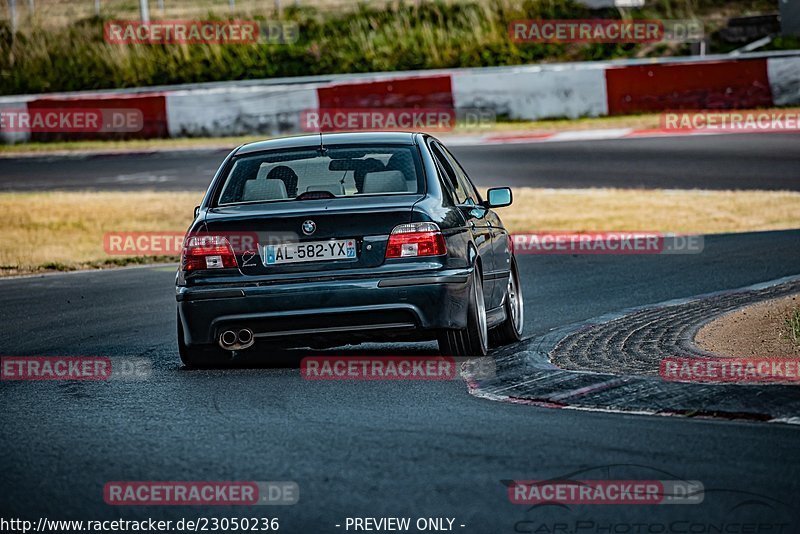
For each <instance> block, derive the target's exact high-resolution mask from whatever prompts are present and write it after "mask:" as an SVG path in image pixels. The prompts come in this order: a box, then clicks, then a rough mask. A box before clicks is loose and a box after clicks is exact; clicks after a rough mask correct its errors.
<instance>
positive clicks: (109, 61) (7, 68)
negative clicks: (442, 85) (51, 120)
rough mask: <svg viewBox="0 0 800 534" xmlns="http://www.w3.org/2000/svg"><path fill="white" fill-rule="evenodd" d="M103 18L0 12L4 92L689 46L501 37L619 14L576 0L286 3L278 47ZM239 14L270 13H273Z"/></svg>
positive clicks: (672, 4)
mask: <svg viewBox="0 0 800 534" xmlns="http://www.w3.org/2000/svg"><path fill="white" fill-rule="evenodd" d="M168 3H169V2H168ZM285 3H286V4H288V2H285ZM774 4H775V3H774V2H773V1H771V0H746V1H745V0H735V1H733V2H722V1H716V0H713V1H711V0H705V1H701V0H680V1H678V0H659V1H657V2H654V3H651V4H648V7H647V8H646V9H642V10H634V11H630V12H629V14H630V15H632V16H633V17H635V18H690V17H694V16H697V17H701V18H704V20H707V26H708V30H709V31H714V30H715V29H716V28H718V27H719V26H720V25H723V24H724V22H725V20H726V19H725V18H724V17H722V18H721V17H720V13H722V14H729V15H741V14H745V13H750V12H756V13H757V12H771V11H775V9H776V8H775V5H774ZM216 9H217V11H214V12H209V13H208V14H207V16H203V17H202V18H205V19H213V18H218V19H228V18H236V17H237V16H239V14H231V13H229V12H228V10H227V3H225V5H220V6H218V7H217V8H216ZM265 11H266V10H265ZM124 15H125V16H128V17H130V14H129V13H125V14H124ZM103 16H104V17H105V19H103V18H95V17H91V18H85V19H82V20H78V21H74V22H71V23H69V24H66V25H60V26H55V27H53V26H47V25H44V24H42V23H38V22H37V19H36V18H34V19H32V20H30V21H27V23H26V24H22V25H21V27H22V28H24V30H23V31H21V32H19V33H17V34H16V35H12V34H11V32H10V30H9V26H8V22H7V21H0V94H24V93H41V92H53V91H73V90H84V89H106V88H123V87H142V86H152V85H162V84H180V83H191V82H211V81H223V80H244V79H258V78H271V77H279V76H299V75H314V74H332V73H353V72H374V71H392V70H412V69H432V68H447V67H483V66H494V65H516V64H526V63H539V62H552V61H586V60H599V59H610V58H622V57H633V56H643V55H648V54H655V55H679V54H687V53H688V52H689V46H688V45H674V46H666V45H663V46H662V45H659V46H658V47H647V46H646V45H633V44H575V45H553V44H531V43H524V44H517V43H514V42H512V41H511V39H510V38H509V37H508V34H507V27H508V23H509V22H510V21H512V20H515V19H533V18H589V17H594V16H602V17H604V18H619V16H620V14H619V12H617V11H616V10H607V11H605V12H601V13H597V12H594V13H593V12H590V11H589V10H588V9H587V8H585V7H583V6H582V5H580V4H578V3H576V2H575V1H574V0H523V1H514V0H495V1H489V0H467V1H459V2H450V3H448V2H444V1H443V0H419V1H418V2H408V3H404V2H403V1H399V2H391V3H387V4H386V5H372V4H370V5H367V4H357V5H356V6H355V7H353V8H350V9H347V8H343V9H335V10H332V9H319V8H317V7H313V6H306V5H304V4H301V5H300V7H295V6H287V7H286V8H285V9H284V10H283V12H282V13H281V17H282V18H283V19H284V20H289V21H293V22H296V23H297V24H298V26H299V35H300V38H299V41H298V42H296V43H292V44H286V45H263V44H262V45H214V44H209V45H160V46H159V45H133V46H126V45H112V44H108V43H106V42H105V41H104V40H103V23H104V21H105V20H109V19H113V18H115V17H116V16H117V15H116V14H115V13H111V12H108V13H104V15H103ZM242 16H244V17H247V18H256V19H259V18H260V19H266V18H270V17H273V16H274V14H273V13H271V12H268V11H267V12H266V13H264V14H260V15H255V16H253V15H252V13H249V14H248V13H246V14H242ZM152 18H153V19H156V18H158V14H157V13H153V14H152ZM711 51H712V52H713V51H714V50H713V47H712V50H711Z"/></svg>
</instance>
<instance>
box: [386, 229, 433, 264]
mask: <svg viewBox="0 0 800 534" xmlns="http://www.w3.org/2000/svg"><path fill="white" fill-rule="evenodd" d="M446 253H447V246H446V245H445V242H444V236H443V235H442V232H441V230H439V227H438V226H437V225H436V223H431V222H420V223H409V224H401V225H399V226H395V227H394V229H393V230H392V234H391V235H390V236H389V244H388V245H387V246H386V257H387V258H414V257H418V256H440V255H442V254H446Z"/></svg>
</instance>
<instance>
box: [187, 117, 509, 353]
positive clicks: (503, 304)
mask: <svg viewBox="0 0 800 534" xmlns="http://www.w3.org/2000/svg"><path fill="white" fill-rule="evenodd" d="M511 201H512V195H511V190H510V189H509V188H505V187H501V188H494V189H490V190H489V191H488V193H487V198H486V199H483V198H482V197H481V195H480V194H479V193H478V191H477V190H476V189H475V187H474V185H473V184H472V182H471V181H470V179H469V177H468V176H467V174H466V173H465V172H464V170H463V168H462V167H461V165H459V163H458V162H457V161H456V159H455V158H454V157H453V155H452V154H451V153H450V152H449V151H448V150H447V148H445V147H444V146H443V145H442V143H441V142H440V141H438V140H437V139H435V138H433V137H431V136H429V135H426V134H422V133H401V132H369V133H341V134H323V135H306V136H301V137H291V138H283V139H275V140H270V141H263V142H257V143H251V144H247V145H243V146H240V147H238V148H236V149H235V150H234V151H233V152H231V153H230V154H229V155H228V157H227V158H226V159H225V161H224V162H223V163H222V165H221V166H220V168H219V170H218V171H217V173H216V175H215V176H214V179H213V180H212V182H211V185H210V186H209V188H208V191H207V193H206V195H205V197H204V199H203V202H202V204H201V205H200V206H199V207H198V208H197V209H196V210H195V211H196V216H195V220H194V222H193V223H192V225H191V227H190V228H189V231H188V232H187V236H186V239H185V241H184V248H183V253H182V257H181V265H180V268H179V271H178V274H177V281H176V298H177V302H178V347H179V352H180V356H181V359H182V360H183V362H184V364H186V365H188V366H204V365H213V364H215V363H222V362H224V361H226V360H227V359H230V357H231V355H232V354H233V353H235V352H242V351H248V350H254V347H258V345H259V343H263V342H269V343H270V344H272V345H275V344H277V345H280V346H287V347H314V348H320V347H329V346H336V345H342V344H347V343H359V342H362V341H379V342H380V341H402V340H408V341H423V340H434V339H435V340H438V343H439V347H440V350H441V352H442V353H443V354H446V355H454V356H483V355H486V354H487V351H488V348H489V340H490V338H491V339H492V340H493V342H494V343H496V344H506V343H510V342H513V341H516V340H519V339H520V336H521V334H522V325H523V304H522V294H521V287H520V283H519V274H518V272H517V265H516V261H515V259H514V253H513V246H512V242H511V238H510V236H509V234H508V232H507V231H506V229H505V228H504V226H503V224H502V222H501V221H500V218H499V217H498V216H497V214H496V213H495V212H494V209H495V208H500V207H503V206H508V205H509V204H511Z"/></svg>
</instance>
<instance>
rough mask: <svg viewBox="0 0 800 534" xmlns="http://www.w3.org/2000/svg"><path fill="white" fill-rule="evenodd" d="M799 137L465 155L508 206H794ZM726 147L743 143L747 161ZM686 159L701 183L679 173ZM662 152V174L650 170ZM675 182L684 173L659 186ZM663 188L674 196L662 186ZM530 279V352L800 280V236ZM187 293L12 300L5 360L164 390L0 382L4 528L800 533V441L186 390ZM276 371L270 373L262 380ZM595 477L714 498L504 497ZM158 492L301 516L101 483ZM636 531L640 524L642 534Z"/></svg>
mask: <svg viewBox="0 0 800 534" xmlns="http://www.w3.org/2000/svg"><path fill="white" fill-rule="evenodd" d="M734 137H736V139H733V138H734ZM748 138H749V140H748ZM798 139H800V138H799V137H798V136H777V135H776V136H773V135H769V136H766V135H762V136H754V137H751V136H718V137H715V138H711V137H709V138H702V139H691V140H685V139H670V140H665V139H658V140H630V141H621V142H612V141H603V142H596V143H592V144H587V143H564V144H558V145H555V144H553V145H514V146H508V147H481V148H476V149H472V150H473V152H474V155H472V156H467V154H468V153H469V152H470V149H467V148H465V147H458V148H457V149H456V150H455V152H456V153H457V155H458V156H460V157H462V158H464V160H465V164H466V166H467V167H468V170H472V171H473V174H476V173H480V174H481V175H485V176H489V175H491V176H498V177H500V178H502V179H503V180H506V182H507V181H508V180H511V181H512V184H513V185H517V186H519V185H523V183H524V178H525V177H526V176H537V175H539V176H544V175H545V174H546V173H543V172H542V169H543V168H549V169H552V173H551V174H548V175H546V176H547V177H546V178H542V180H543V181H537V180H536V179H535V178H531V183H530V184H526V185H540V186H554V182H555V183H559V180H558V178H559V177H561V178H563V183H560V184H559V186H564V187H566V186H569V187H580V186H585V185H588V184H587V183H586V181H587V180H588V179H589V176H590V174H594V175H595V176H597V177H600V178H595V180H596V181H597V183H595V184H593V185H622V184H621V183H620V182H619V180H622V181H623V182H625V181H626V180H632V179H633V177H634V176H640V177H641V181H640V182H639V183H638V184H636V185H641V186H643V187H651V186H654V185H655V184H656V183H658V185H659V186H670V187H691V186H696V187H708V188H720V187H734V186H737V187H752V188H767V189H768V188H784V189H792V190H800V175H798V169H800V165H798V163H800V154H798V151H797V150H796V147H797V146H798V145H797V141H798ZM624 143H628V145H627V148H625V145H624ZM731 143H734V144H736V143H740V145H738V150H739V151H738V152H734V151H733V149H732V148H730V144H731ZM770 143H773V144H770ZM748 144H749V146H747V145H748ZM703 146H705V150H707V151H708V152H707V153H705V152H703V148H702V147H703ZM789 146H792V148H793V150H789V149H788V148H787V147H789ZM493 151H495V152H493ZM570 151H573V152H576V153H582V152H585V153H586V154H587V155H588V154H591V155H592V157H596V158H598V159H599V160H603V161H606V166H605V167H600V168H594V169H591V165H590V164H589V163H588V162H587V161H585V160H584V159H582V158H580V157H575V156H574V155H573V157H572V158H570V157H569V155H570ZM642 151H644V152H642ZM695 151H696V156H697V161H696V162H694V163H693V164H692V165H689V164H688V163H686V161H687V160H685V159H678V156H677V155H676V154H683V156H682V157H687V156H686V155H687V154H690V153H695ZM487 152H488V153H489V154H487ZM734 153H737V154H739V156H738V159H737V157H736V156H734V155H733V154H734ZM501 154H512V155H515V156H514V158H516V159H514V160H512V159H511V158H512V156H506V155H501ZM606 154H612V155H613V154H616V156H615V157H613V156H612V155H608V156H606ZM657 154H661V156H660V158H661V161H660V163H659V162H658V161H655V162H651V161H649V159H648V158H650V157H655V156H654V155H657ZM587 157H588V156H587ZM220 158H221V154H220V153H213V154H205V155H203V156H201V155H200V154H196V153H195V154H193V155H191V156H187V155H186V153H183V154H179V155H166V154H159V155H154V156H148V157H131V158H128V157H114V158H89V159H73V158H68V159H60V160H50V161H47V160H38V159H37V160H25V161H23V160H21V159H20V160H0V175H2V179H1V180H2V186H0V187H2V188H3V189H24V187H22V186H24V185H25V182H24V180H29V181H30V183H32V184H38V185H36V187H35V188H36V189H43V188H54V187H62V186H64V188H69V187H67V183H69V184H72V185H73V186H74V187H81V188H85V187H87V186H92V187H95V188H99V189H109V188H111V189H115V188H121V189H136V188H150V187H154V186H155V187H159V188H160V187H162V186H164V187H168V188H172V189H183V188H192V189H198V188H202V187H204V186H205V184H206V183H207V182H208V180H209V172H211V170H212V169H213V168H214V167H215V166H216V164H217V162H218V161H219V159H220ZM489 158H499V159H492V160H489ZM544 161H547V163H546V164H545V163H544ZM154 162H155V163H158V162H162V163H163V165H161V166H160V167H159V166H158V165H155V166H154ZM667 163H669V164H670V165H671V168H672V169H673V170H674V173H668V172H667V171H665V170H663V169H659V165H666V164H667ZM526 165H527V166H526ZM570 165H571V167H570ZM495 166H496V168H497V171H496V172H492V173H490V172H489V170H490V169H491V168H494V167H495ZM716 166H725V167H720V168H716ZM148 167H153V169H155V170H151V171H148V170H147V169H148ZM82 168H83V169H84V170H85V173H84V174H85V176H84V178H82V179H81V178H80V177H77V175H78V174H79V173H81V169H82ZM166 169H172V171H170V172H171V174H170V173H168V172H167V170H166ZM614 169H616V170H617V171H619V174H617V175H614V173H613V172H612V170H614ZM725 169H728V170H729V173H727V174H726V173H725V172H724V170H725ZM756 169H758V171H759V172H756ZM148 172H152V173H153V174H154V175H164V176H167V175H169V176H171V177H172V178H170V179H168V180H166V181H163V182H160V184H159V185H155V183H154V182H144V183H141V184H140V183H134V182H126V181H124V180H120V181H117V182H113V181H112V182H109V181H106V178H108V177H113V176H116V175H118V174H125V173H131V174H136V173H139V174H141V175H143V174H146V173H148ZM570 172H572V174H571V175H569V176H568V173H570ZM528 173H529V174H528ZM759 173H760V174H759ZM34 177H35V178H34ZM76 177H77V178H76ZM661 178H664V179H665V180H667V181H666V183H661V182H657V181H658V180H659V179H661ZM37 180H38V181H37ZM81 180H83V181H81ZM670 180H671V181H670ZM687 180H690V181H694V182H696V184H694V185H691V184H689V183H687V182H686V181H687ZM478 181H479V183H480V185H484V186H485V185H490V184H489V183H487V182H484V181H480V180H478ZM600 181H602V183H601V182H600ZM520 182H523V183H520ZM148 183H149V184H150V185H146V184H148ZM737 184H738V185H737ZM628 185H634V184H632V183H630V184H628ZM519 264H520V270H521V274H522V277H523V289H524V295H525V304H526V332H525V333H526V336H537V335H541V334H544V333H546V332H547V331H549V330H551V329H553V328H556V327H559V326H561V325H565V324H569V323H574V322H578V321H584V320H587V319H590V318H592V317H597V316H599V315H602V314H605V313H610V312H614V311H617V310H621V309H625V308H629V307H633V306H639V305H644V304H648V303H656V302H662V301H665V300H668V299H676V298H683V297H689V296H692V295H697V294H702V293H709V292H713V291H721V290H725V289H734V288H739V287H743V286H748V285H751V284H755V283H758V282H764V281H768V280H773V279H777V278H781V277H784V276H789V275H796V274H798V266H800V230H797V231H782V232H767V233H752V234H739V235H719V236H709V237H706V240H705V249H704V251H703V253H702V254H696V255H654V256H531V255H528V256H519ZM174 274H175V266H174V265H161V266H155V267H138V268H128V269H118V270H110V271H102V272H97V271H95V272H79V273H67V274H57V275H46V276H36V277H27V278H17V279H5V280H0V321H1V322H2V324H4V325H6V326H5V327H4V328H3V329H2V330H0V355H18V356H23V355H24V356H33V355H65V356H78V355H94V356H112V357H143V358H147V359H149V360H150V361H151V362H152V376H151V377H150V378H149V379H147V380H144V381H113V380H112V381H103V382H58V381H54V382H44V381H42V382H37V381H27V382H10V381H2V382H0V398H2V406H3V409H2V411H0V428H1V429H2V430H1V431H0V451H2V454H0V473H2V476H0V492H1V493H2V494H3V496H4V498H3V500H2V504H1V505H0V507H1V508H2V509H0V516H2V517H4V518H8V517H21V518H27V519H33V520H35V519H37V518H39V517H47V518H49V519H82V520H89V519H92V520H95V519H116V518H123V519H142V518H147V517H152V518H157V519H173V520H177V519H179V518H191V519H197V518H199V517H211V516H215V517H228V518H232V517H277V518H279V520H280V531H281V532H291V533H294V532H301V533H311V532H321V533H322V532H332V533H334V532H345V528H344V525H345V520H346V518H347V517H383V516H389V517H411V518H412V521H413V520H415V519H416V518H418V517H449V518H454V519H455V521H454V524H453V529H454V530H455V531H457V532H464V533H486V534H495V533H498V534H499V533H505V532H509V533H513V532H537V533H551V534H553V533H562V534H568V533H569V534H572V533H587V534H588V533H597V534H600V533H605V534H608V533H616V532H627V533H636V532H641V533H648V532H661V533H665V532H666V533H671V532H676V533H677V532H699V533H703V534H706V533H711V532H742V533H743V532H759V533H770V534H772V533H776V532H781V533H785V534H792V533H797V532H800V462H797V461H796V460H795V459H796V457H797V451H798V450H800V426H797V425H784V424H767V423H756V422H745V421H729V420H719V419H699V418H694V419H693V418H678V417H655V416H644V415H636V414H617V413H605V412H594V411H572V410H557V409H550V408H540V407H535V406H527V405H517V404H508V403H501V402H492V401H488V400H483V399H479V398H476V397H473V396H471V395H469V394H468V392H467V387H466V384H465V383H464V382H463V381H462V380H451V381H434V382H414V381H397V382H392V381H382V382H380V381H379V382H369V381H353V382H340V381H330V382H328V381H307V380H304V379H303V378H302V377H301V376H300V372H299V370H298V368H297V365H298V363H299V360H300V359H301V358H302V357H304V356H308V355H311V354H321V353H312V352H310V351H307V350H296V351H293V352H290V353H288V354H286V353H283V354H277V353H276V352H274V351H271V350H270V348H269V347H268V346H266V347H264V348H263V349H260V350H262V352H261V355H260V356H259V357H257V358H253V359H250V360H248V361H245V362H240V363H239V364H238V365H235V366H234V367H233V368H230V369H218V370H191V371H190V370H186V369H183V368H182V366H181V365H180V363H179V360H178V356H177V349H176V346H175V300H174V285H173V284H174ZM12 325H13V326H12ZM434 349H435V347H434V345H433V344H407V345H364V346H359V347H347V348H343V349H332V350H330V351H327V352H325V353H324V354H359V355H373V354H379V355H399V354H408V355H430V354H431V353H432V352H433V350H434ZM271 359H274V360H277V363H278V364H279V365H277V366H272V365H268V364H267V362H269V361H270V360H271ZM798 395H800V393H798ZM582 473H586V474H587V476H585V477H583V478H597V476H596V475H598V474H599V475H600V477H602V478H611V479H623V480H626V479H658V480H663V479H685V480H694V481H700V482H701V483H702V484H703V485H704V488H705V495H704V499H703V502H702V503H700V504H695V505H658V506H653V505H650V506H641V505H640V506H635V505H634V506H623V507H620V506H598V505H595V506H580V505H570V506H566V505H557V506H556V505H544V506H525V505H516V504H512V503H511V502H510V501H509V497H508V495H507V490H506V486H505V483H506V481H509V480H544V479H550V478H575V479H580V478H582V476H581V474H582ZM592 475H595V476H592ZM145 480H158V481H170V480H172V481H181V480H185V481H189V480H195V481H235V480H239V481H245V480H253V481H295V482H297V483H298V484H299V488H300V501H299V503H298V504H296V505H293V506H280V507H278V506H276V507H269V506H264V507H209V508H200V507H130V506H125V507H114V506H109V505H107V504H105V502H104V500H103V485H104V484H105V483H106V482H109V481H145ZM635 524H639V525H645V526H644V527H642V526H639V527H638V528H639V530H636V528H637V527H636V526H635ZM337 525H340V526H337ZM461 525H463V526H461ZM559 525H565V526H563V527H559ZM731 525H734V526H732V527H731ZM746 525H756V526H759V525H760V527H759V528H760V529H759V530H746V529H745V527H746ZM726 526H727V527H729V529H728V530H719V531H715V530H711V528H713V527H723V528H724V527H726ZM612 528H613V529H614V530H611V529H612ZM646 528H649V530H646ZM659 528H661V530H659ZM735 528H739V530H735ZM665 529H666V530H665ZM681 529H682V530H681ZM691 529H694V530H691ZM702 529H705V530H702ZM412 531H414V530H412ZM351 532H352V530H351Z"/></svg>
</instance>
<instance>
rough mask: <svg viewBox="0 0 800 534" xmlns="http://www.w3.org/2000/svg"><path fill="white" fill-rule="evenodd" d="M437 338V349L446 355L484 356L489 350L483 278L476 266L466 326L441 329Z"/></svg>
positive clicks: (471, 285)
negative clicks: (454, 328)
mask: <svg viewBox="0 0 800 534" xmlns="http://www.w3.org/2000/svg"><path fill="white" fill-rule="evenodd" d="M438 339H439V351H440V352H441V353H442V354H444V355H446V356H486V354H487V352H488V351H489V332H488V330H487V328H486V305H485V303H484V299H483V280H482V278H481V272H480V270H478V269H477V268H476V269H475V271H474V272H473V274H472V283H471V284H470V292H469V305H468V308H467V327H466V328H464V329H461V330H442V331H441V332H439V335H438Z"/></svg>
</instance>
